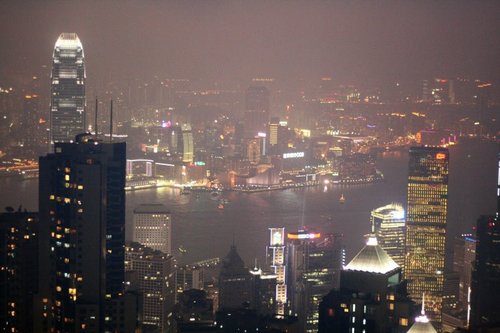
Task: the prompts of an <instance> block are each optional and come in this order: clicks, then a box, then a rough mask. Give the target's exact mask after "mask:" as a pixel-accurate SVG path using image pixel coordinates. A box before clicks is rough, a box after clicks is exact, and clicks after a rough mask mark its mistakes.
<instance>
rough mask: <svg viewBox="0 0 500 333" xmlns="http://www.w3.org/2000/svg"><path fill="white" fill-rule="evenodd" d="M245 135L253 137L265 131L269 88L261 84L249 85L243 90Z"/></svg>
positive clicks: (267, 116) (267, 119)
mask: <svg viewBox="0 0 500 333" xmlns="http://www.w3.org/2000/svg"><path fill="white" fill-rule="evenodd" d="M244 119H245V124H244V126H245V136H246V137H247V138H253V137H254V136H256V135H257V133H258V132H265V131H266V129H267V128H266V126H267V123H268V122H269V90H268V89H267V88H266V87H263V86H251V87H249V88H248V89H247V91H246V92H245V116H244Z"/></svg>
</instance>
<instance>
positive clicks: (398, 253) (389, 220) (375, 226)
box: [370, 203, 406, 271]
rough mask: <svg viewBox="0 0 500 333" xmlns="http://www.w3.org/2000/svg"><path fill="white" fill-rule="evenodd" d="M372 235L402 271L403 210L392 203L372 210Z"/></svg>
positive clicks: (403, 248)
mask: <svg viewBox="0 0 500 333" xmlns="http://www.w3.org/2000/svg"><path fill="white" fill-rule="evenodd" d="M370 222H371V227H372V233H373V234H375V236H376V237H377V240H378V243H379V244H380V247H382V248H383V249H384V250H385V251H386V252H387V253H388V254H389V256H391V258H392V259H393V260H394V261H395V262H396V263H397V264H398V265H399V267H401V270H402V271H404V264H405V237H406V235H405V210H404V208H403V206H401V205H399V204H395V203H392V204H390V205H386V206H383V207H379V208H377V209H374V210H372V212H371V217H370Z"/></svg>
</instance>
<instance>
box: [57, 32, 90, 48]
mask: <svg viewBox="0 0 500 333" xmlns="http://www.w3.org/2000/svg"><path fill="white" fill-rule="evenodd" d="M54 48H60V49H77V48H81V49H83V46H82V42H81V41H80V38H78V35H77V34H76V33H74V32H63V33H62V34H60V35H59V38H58V39H57V41H56V45H55V46H54Z"/></svg>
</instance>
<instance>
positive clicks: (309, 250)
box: [287, 230, 343, 332]
mask: <svg viewBox="0 0 500 333" xmlns="http://www.w3.org/2000/svg"><path fill="white" fill-rule="evenodd" d="M287 239H288V244H287V257H288V258H287V259H288V264H287V269H288V282H287V285H288V297H289V299H290V303H291V308H292V313H296V314H297V316H298V318H299V325H300V327H301V329H300V330H301V332H317V331H318V321H319V314H318V306H319V303H320V301H321V299H322V297H323V296H324V295H326V294H328V292H329V291H330V290H331V289H333V288H338V284H336V281H338V280H339V278H340V277H339V275H340V271H341V270H342V267H343V256H342V254H343V247H342V242H341V241H342V236H341V235H338V234H330V235H325V236H323V235H321V234H320V233H318V232H309V231H306V230H299V231H297V232H291V233H288V234H287Z"/></svg>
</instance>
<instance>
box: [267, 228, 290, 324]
mask: <svg viewBox="0 0 500 333" xmlns="http://www.w3.org/2000/svg"><path fill="white" fill-rule="evenodd" d="M267 258H268V262H269V266H270V267H271V273H273V274H274V275H276V293H275V302H276V314H277V315H278V316H284V315H285V314H286V311H287V307H288V306H287V303H288V296H287V294H288V292H287V276H286V247H285V228H269V245H268V247H267Z"/></svg>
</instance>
